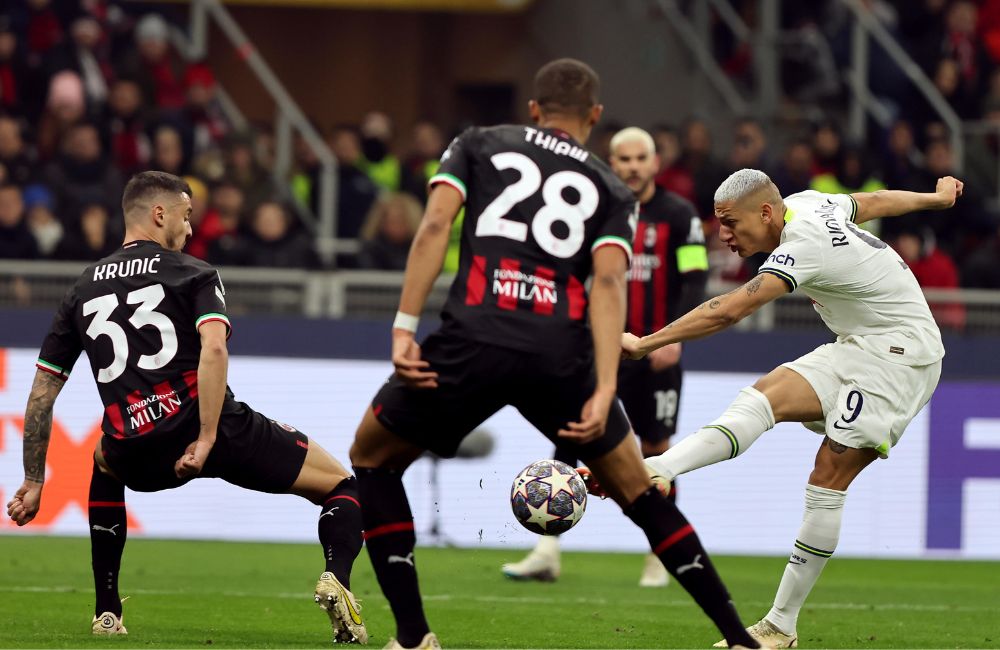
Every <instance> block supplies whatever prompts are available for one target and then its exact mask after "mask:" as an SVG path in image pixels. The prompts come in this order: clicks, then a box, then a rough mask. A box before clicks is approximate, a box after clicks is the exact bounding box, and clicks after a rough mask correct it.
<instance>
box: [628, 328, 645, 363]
mask: <svg viewBox="0 0 1000 650" xmlns="http://www.w3.org/2000/svg"><path fill="white" fill-rule="evenodd" d="M641 343H642V339H640V338H639V337H638V336H636V335H635V334H629V333H628V332H625V333H624V334H622V359H641V358H643V357H644V356H646V353H645V352H644V351H643V349H642V345H641Z"/></svg>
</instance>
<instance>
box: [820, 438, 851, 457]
mask: <svg viewBox="0 0 1000 650" xmlns="http://www.w3.org/2000/svg"><path fill="white" fill-rule="evenodd" d="M826 446H827V447H829V448H830V451H832V452H833V453H835V454H842V453H844V452H845V451H847V450H848V449H849V447H848V446H847V445H842V444H840V443H839V442H836V441H835V440H834V439H833V438H827V439H826Z"/></svg>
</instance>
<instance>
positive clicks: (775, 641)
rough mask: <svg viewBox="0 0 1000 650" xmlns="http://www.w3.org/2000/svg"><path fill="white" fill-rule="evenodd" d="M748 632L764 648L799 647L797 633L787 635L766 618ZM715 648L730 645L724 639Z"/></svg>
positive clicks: (748, 629)
mask: <svg viewBox="0 0 1000 650" xmlns="http://www.w3.org/2000/svg"><path fill="white" fill-rule="evenodd" d="M747 632H749V633H750V636H752V637H753V638H755V639H757V643H759V644H760V646H761V647H762V648H797V647H799V638H798V635H797V634H795V632H792V633H791V634H785V633H784V632H782V631H781V630H779V629H778V628H776V627H774V624H773V623H771V621H769V620H767V619H766V618H762V619H760V620H759V621H757V622H756V623H754V624H753V625H751V626H750V627H748V628H747ZM712 647H713V648H728V647H729V644H728V643H726V640H725V639H723V640H722V641H719V642H718V643H716V644H715V645H713V646H712Z"/></svg>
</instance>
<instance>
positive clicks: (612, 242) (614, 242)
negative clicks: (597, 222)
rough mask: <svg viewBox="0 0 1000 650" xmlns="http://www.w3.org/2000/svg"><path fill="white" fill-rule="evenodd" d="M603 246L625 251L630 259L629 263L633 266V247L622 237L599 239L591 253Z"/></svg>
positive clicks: (608, 236)
mask: <svg viewBox="0 0 1000 650" xmlns="http://www.w3.org/2000/svg"><path fill="white" fill-rule="evenodd" d="M602 246H619V247H620V248H621V249H622V250H623V251H625V256H626V257H627V258H628V263H629V264H630V265H631V264H632V246H631V244H629V243H628V241H626V240H625V239H623V238H621V237H616V236H614V235H606V236H604V237H598V238H597V241H595V242H594V245H593V246H591V247H590V252H591V253H593V252H594V251H596V250H597V249H598V248H601V247H602Z"/></svg>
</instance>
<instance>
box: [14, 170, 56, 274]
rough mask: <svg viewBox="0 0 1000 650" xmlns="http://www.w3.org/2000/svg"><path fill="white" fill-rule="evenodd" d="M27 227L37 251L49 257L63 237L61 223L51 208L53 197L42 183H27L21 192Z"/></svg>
mask: <svg viewBox="0 0 1000 650" xmlns="http://www.w3.org/2000/svg"><path fill="white" fill-rule="evenodd" d="M22 200H23V201H24V210H25V213H26V215H27V222H28V229H29V230H30V231H31V234H32V236H33V237H34V238H35V243H36V244H37V245H38V252H39V254H40V255H41V256H42V257H50V256H52V254H53V253H54V252H55V250H56V247H58V246H59V242H60V241H61V240H62V238H63V225H62V223H60V221H59V220H58V219H56V216H55V214H54V213H53V209H54V208H55V199H54V198H53V197H52V192H50V191H49V188H47V187H45V186H44V185H29V186H28V187H26V188H24V191H23V192H22Z"/></svg>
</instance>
